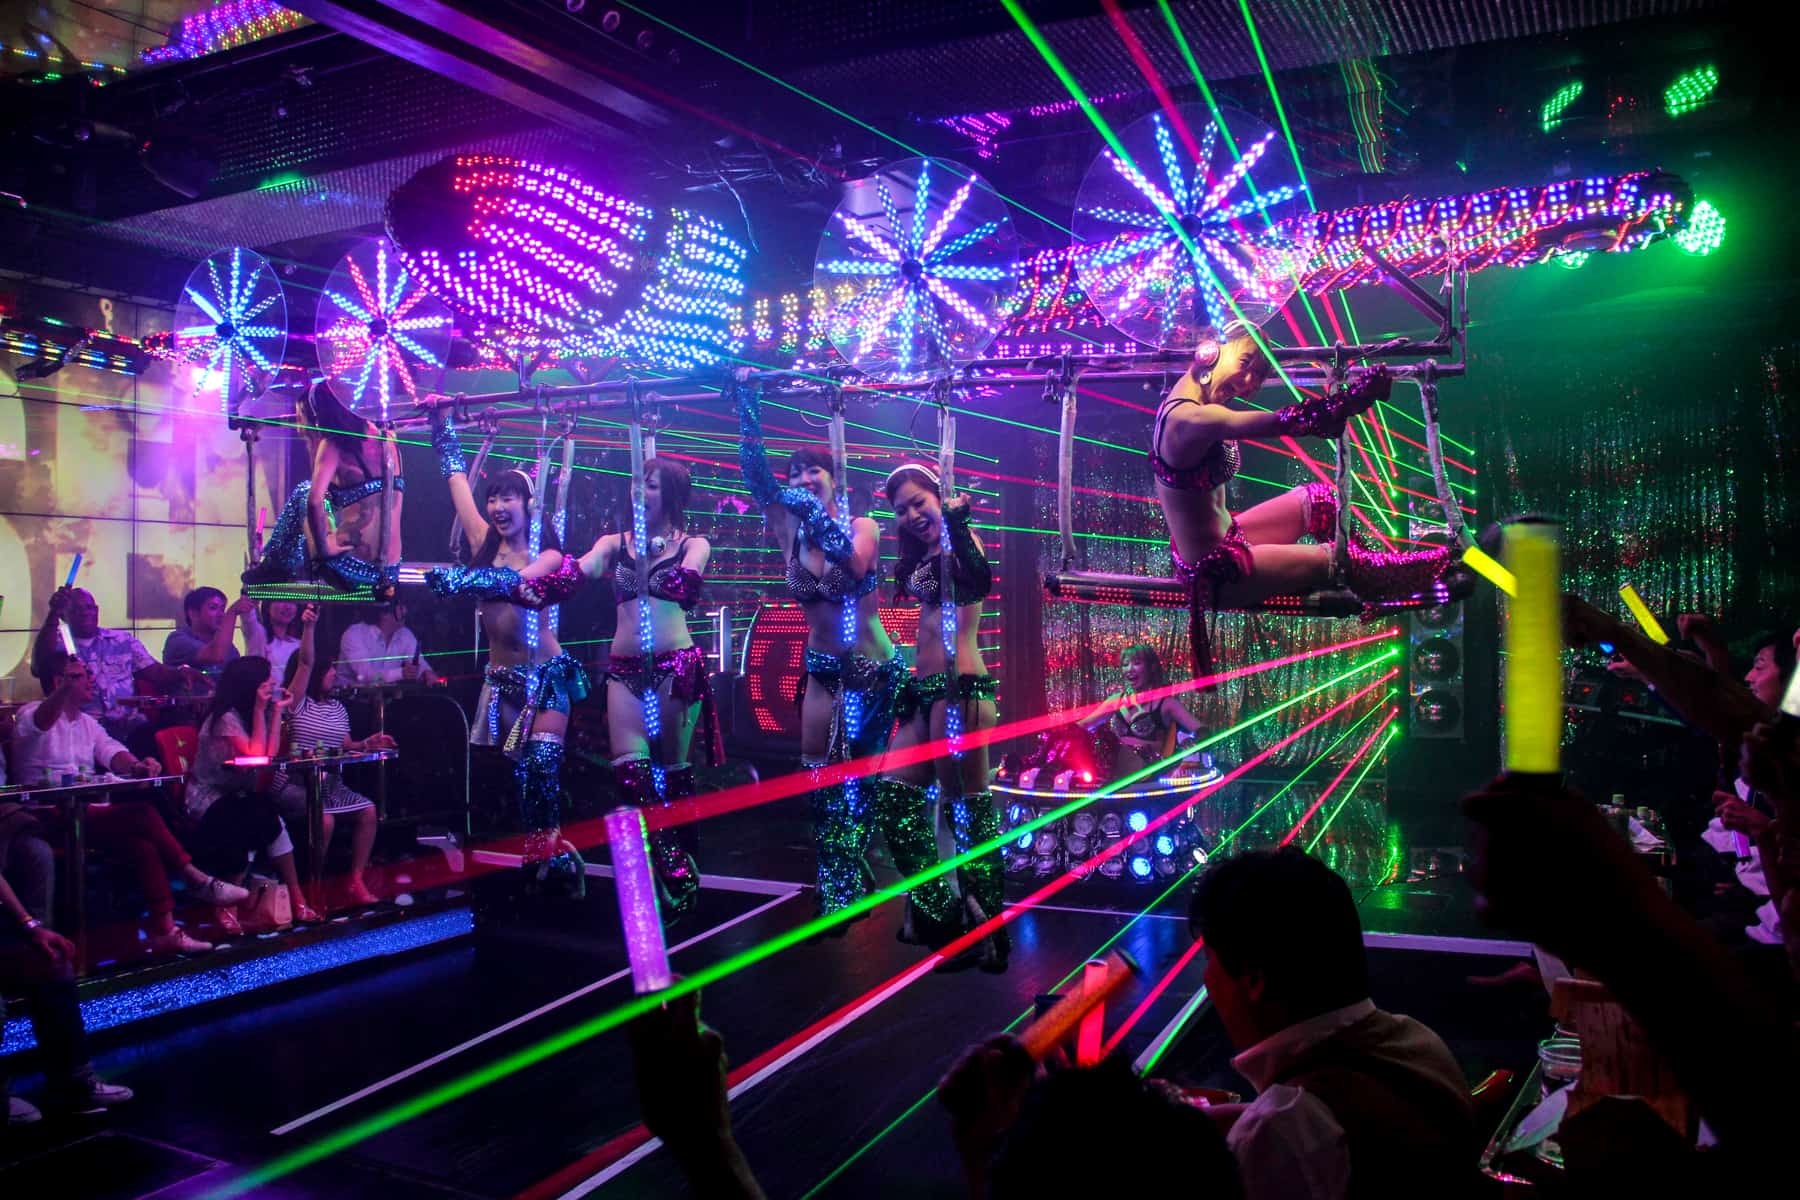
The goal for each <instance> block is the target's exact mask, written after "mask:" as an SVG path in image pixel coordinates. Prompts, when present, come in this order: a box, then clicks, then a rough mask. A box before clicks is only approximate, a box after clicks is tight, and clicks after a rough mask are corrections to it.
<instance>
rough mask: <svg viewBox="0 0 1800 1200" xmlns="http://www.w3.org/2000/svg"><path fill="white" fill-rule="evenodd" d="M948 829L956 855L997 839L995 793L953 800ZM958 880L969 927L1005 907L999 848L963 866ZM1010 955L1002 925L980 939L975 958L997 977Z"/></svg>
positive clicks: (1007, 934)
mask: <svg viewBox="0 0 1800 1200" xmlns="http://www.w3.org/2000/svg"><path fill="white" fill-rule="evenodd" d="M950 830H951V833H952V834H953V835H954V837H955V839H956V852H957V853H958V854H959V855H960V854H967V853H968V852H969V851H970V850H972V849H973V848H974V847H976V846H979V845H982V844H983V843H985V842H991V841H993V840H994V839H995V838H997V837H999V836H1000V814H999V813H998V812H997V811H996V810H995V808H994V794H993V793H992V792H986V791H982V792H973V793H971V794H969V795H967V796H960V797H958V798H957V799H955V800H953V801H952V802H951V804H950ZM959 877H960V879H961V881H962V894H963V900H964V908H965V909H967V911H968V917H969V921H970V924H971V925H979V924H981V923H982V922H983V921H986V920H987V919H988V918H989V917H992V916H996V915H998V914H999V912H1000V910H1001V909H1003V908H1005V907H1006V874H1005V870H1004V867H1003V865H1002V863H1001V860H1000V851H999V850H998V849H995V850H991V851H989V852H988V853H986V854H983V855H982V856H981V857H979V858H973V859H970V860H969V861H968V862H966V863H964V864H963V865H962V868H961V870H960V873H959ZM1011 953H1012V932H1011V931H1010V930H1008V929H1007V927H1006V926H1004V925H1002V926H1000V927H999V928H997V929H995V930H994V931H993V932H992V933H990V934H988V935H987V937H985V938H983V939H982V940H981V944H980V946H979V947H978V950H977V956H976V957H977V961H978V964H979V965H980V967H981V969H982V970H984V971H989V972H992V973H994V974H998V973H1000V972H1001V971H1004V970H1006V963H1007V958H1008V956H1009V955H1010V954H1011Z"/></svg>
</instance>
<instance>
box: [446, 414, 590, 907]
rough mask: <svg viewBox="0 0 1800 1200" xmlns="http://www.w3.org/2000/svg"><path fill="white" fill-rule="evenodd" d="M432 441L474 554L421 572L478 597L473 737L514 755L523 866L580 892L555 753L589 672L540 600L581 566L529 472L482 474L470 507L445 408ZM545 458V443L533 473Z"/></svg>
mask: <svg viewBox="0 0 1800 1200" xmlns="http://www.w3.org/2000/svg"><path fill="white" fill-rule="evenodd" d="M431 441H432V446H433V447H434V448H435V449H436V451H437V456H438V466H439V468H440V469H441V470H442V472H443V475H444V478H445V480H446V481H448V483H449V485H450V499H451V502H452V503H453V504H454V506H455V508H456V516H457V520H458V521H460V522H461V524H462V528H463V533H464V534H465V535H466V536H467V537H468V539H469V545H470V546H472V547H474V548H475V553H474V557H473V558H472V559H471V560H470V563H469V565H468V566H466V567H464V566H456V567H450V568H447V569H443V570H433V571H428V572H426V576H425V577H426V581H427V582H428V583H429V584H430V585H431V588H432V590H433V591H435V592H437V593H438V594H439V595H442V596H457V595H463V596H475V597H477V598H478V599H479V600H480V602H481V607H480V614H481V628H482V632H483V633H484V634H486V636H487V642H488V666H487V676H486V678H485V680H484V681H483V682H482V686H481V695H480V698H479V699H478V700H477V701H476V714H475V720H474V721H473V722H472V726H471V740H472V741H473V743H474V744H475V745H478V746H500V747H501V748H502V749H503V750H504V751H505V752H506V753H507V755H508V756H509V757H512V758H513V760H514V763H515V767H514V779H515V780H516V781H517V784H518V789H519V817H520V822H521V824H522V825H523V826H524V832H525V847H524V854H523V865H524V867H525V869H526V870H527V871H529V872H532V873H533V876H534V879H535V882H536V883H538V884H539V885H541V886H543V887H545V888H546V889H547V890H551V891H557V892H566V893H570V894H574V895H580V894H581V893H582V892H583V891H584V890H585V887H586V879H585V866H584V864H583V862H582V859H581V855H580V853H579V852H578V851H577V850H576V848H575V846H574V845H573V844H572V843H571V842H569V841H567V840H566V839H564V838H563V836H562V760H563V740H564V737H565V735H566V733H567V731H568V726H569V710H570V709H571V708H572V707H573V706H574V705H575V704H576V703H577V702H579V701H580V700H582V699H583V698H585V697H586V696H587V693H588V677H587V672H586V671H585V670H583V669H582V666H581V664H580V663H578V662H576V661H575V659H574V658H572V657H570V656H569V655H567V654H565V653H563V651H562V647H561V646H560V645H558V644H557V640H556V632H555V629H554V627H553V622H551V621H549V620H547V619H546V618H548V617H549V616H550V614H548V613H543V612H540V611H537V610H540V609H543V608H545V607H547V606H550V605H553V604H555V603H557V602H558V601H559V600H561V599H563V598H564V597H566V596H568V595H569V594H570V593H571V592H573V591H574V590H575V589H576V588H577V587H578V586H579V585H580V583H581V578H582V577H581V568H580V565H579V564H578V563H577V561H576V560H575V558H574V557H573V556H565V555H564V554H563V553H562V543H561V540H560V539H559V538H558V536H557V525H558V523H559V522H558V520H557V519H556V518H557V517H558V516H560V514H551V515H548V517H547V514H545V513H544V511H543V506H542V504H541V502H537V493H538V486H537V484H534V483H533V481H532V478H531V477H530V476H529V475H527V474H526V473H525V472H524V471H521V470H518V469H517V468H508V469H506V470H503V471H500V472H498V473H497V474H491V475H489V476H488V479H487V486H486V488H485V489H484V491H483V496H482V503H481V505H479V506H478V505H477V504H476V502H475V492H474V489H473V488H472V487H471V486H470V485H469V474H468V469H469V468H468V463H467V461H465V459H464V458H463V451H462V446H461V444H460V443H459V441H458V440H457V436H456V429H455V427H454V426H453V425H452V424H451V423H450V421H449V420H448V418H447V417H446V415H445V414H444V413H443V411H442V410H438V411H437V412H435V413H434V414H433V419H432V427H431ZM548 464H549V450H548V448H546V449H545V451H544V453H543V455H542V456H540V458H539V463H538V479H539V480H540V481H541V480H543V479H544V478H545V476H547V475H548V473H549V471H548Z"/></svg>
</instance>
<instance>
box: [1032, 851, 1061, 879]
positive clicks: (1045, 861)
mask: <svg viewBox="0 0 1800 1200" xmlns="http://www.w3.org/2000/svg"><path fill="white" fill-rule="evenodd" d="M1031 868H1032V870H1033V871H1035V872H1036V873H1037V874H1039V875H1054V874H1056V855H1054V854H1040V855H1038V856H1037V857H1036V858H1034V859H1032V861H1031Z"/></svg>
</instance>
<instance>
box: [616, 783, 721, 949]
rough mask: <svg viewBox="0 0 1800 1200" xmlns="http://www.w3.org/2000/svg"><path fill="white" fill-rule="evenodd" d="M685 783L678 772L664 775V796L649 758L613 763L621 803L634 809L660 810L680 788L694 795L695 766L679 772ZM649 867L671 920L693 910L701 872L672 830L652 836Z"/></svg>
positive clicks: (662, 831) (653, 832) (671, 799)
mask: <svg viewBox="0 0 1800 1200" xmlns="http://www.w3.org/2000/svg"><path fill="white" fill-rule="evenodd" d="M680 774H681V775H682V776H683V781H677V779H676V772H675V771H672V770H671V771H665V772H664V773H663V795H661V796H659V795H657V793H656V773H655V770H654V768H652V767H651V765H650V760H649V759H647V758H639V757H628V758H622V759H614V760H613V779H614V782H615V784H616V786H617V787H618V791H619V802H620V803H621V804H629V805H631V806H632V807H634V808H643V809H650V808H660V807H662V806H663V805H664V804H665V803H668V802H669V801H673V800H676V799H680V798H681V797H679V796H677V795H676V792H677V789H678V788H683V787H685V789H686V790H685V795H690V796H691V795H692V794H693V790H694V771H693V768H692V767H683V768H681V769H680ZM650 864H651V866H653V867H654V868H655V869H656V885H657V891H658V892H659V893H660V894H661V899H662V909H663V913H664V915H665V916H667V917H669V918H674V917H679V916H681V915H682V914H683V913H685V912H687V911H688V910H689V909H691V908H693V906H694V900H695V897H697V896H698V895H699V894H700V872H699V871H698V870H697V869H696V868H695V866H694V860H693V859H691V858H689V857H688V856H687V852H686V851H685V850H683V849H682V848H681V837H680V835H679V834H678V833H677V832H676V831H675V830H673V829H657V830H653V831H652V832H651V834H650Z"/></svg>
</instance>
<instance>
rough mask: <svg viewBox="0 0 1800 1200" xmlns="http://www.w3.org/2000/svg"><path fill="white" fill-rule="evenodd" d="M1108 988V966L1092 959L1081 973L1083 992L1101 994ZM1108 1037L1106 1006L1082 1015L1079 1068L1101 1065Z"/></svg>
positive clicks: (1077, 1054)
mask: <svg viewBox="0 0 1800 1200" xmlns="http://www.w3.org/2000/svg"><path fill="white" fill-rule="evenodd" d="M1105 987H1106V964H1105V963H1103V962H1101V961H1100V960H1099V959H1091V960H1089V962H1088V963H1087V965H1086V966H1084V967H1083V968H1082V971H1081V990H1082V991H1083V992H1094V993H1100V992H1102V991H1103V989H1104V988H1105ZM1105 1036H1106V1005H1105V1004H1104V1003H1101V1004H1096V1005H1094V1007H1092V1008H1090V1009H1088V1010H1087V1012H1086V1013H1084V1014H1082V1018H1081V1025H1080V1026H1079V1027H1078V1028H1077V1030H1076V1032H1075V1065H1076V1066H1078V1067H1097V1066H1099V1065H1100V1058H1101V1055H1102V1051H1101V1049H1100V1044H1101V1042H1102V1041H1103V1040H1104V1039H1105Z"/></svg>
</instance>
